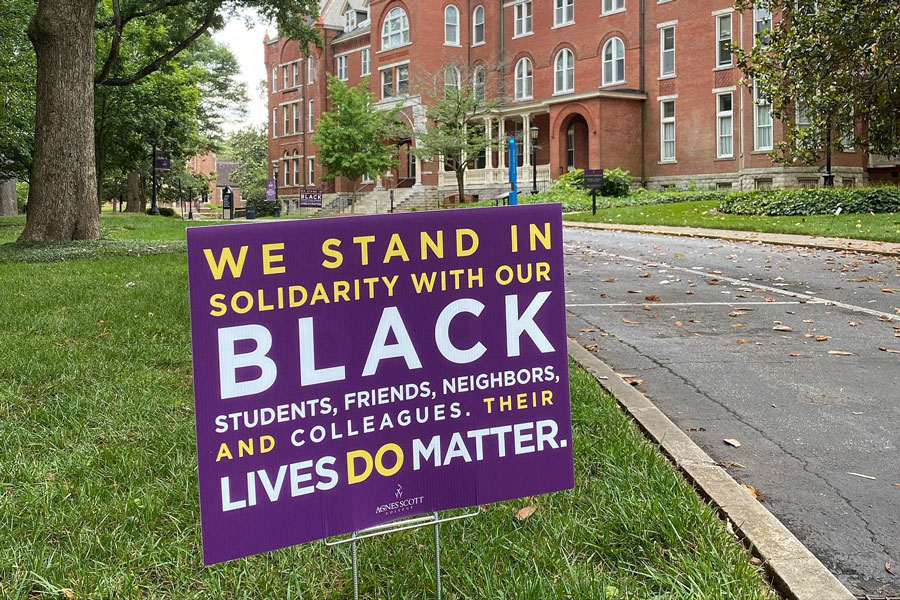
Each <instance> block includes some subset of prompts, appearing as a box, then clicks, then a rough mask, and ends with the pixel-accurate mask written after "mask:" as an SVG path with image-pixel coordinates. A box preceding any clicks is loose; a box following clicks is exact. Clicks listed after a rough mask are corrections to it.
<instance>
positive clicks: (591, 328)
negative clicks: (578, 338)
mask: <svg viewBox="0 0 900 600" xmlns="http://www.w3.org/2000/svg"><path fill="white" fill-rule="evenodd" d="M593 331H597V329H596V328H594V327H586V328H584V329H582V330H581V333H591V332H593Z"/></svg>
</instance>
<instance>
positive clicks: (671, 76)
mask: <svg viewBox="0 0 900 600" xmlns="http://www.w3.org/2000/svg"><path fill="white" fill-rule="evenodd" d="M676 77H678V75H676V74H675V73H673V74H671V75H660V76H659V77H657V78H656V80H657V81H664V80H666V79H675V78H676Z"/></svg>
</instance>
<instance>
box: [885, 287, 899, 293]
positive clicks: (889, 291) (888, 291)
mask: <svg viewBox="0 0 900 600" xmlns="http://www.w3.org/2000/svg"><path fill="white" fill-rule="evenodd" d="M881 291H882V292H884V293H885V294H900V290H895V289H894V288H881Z"/></svg>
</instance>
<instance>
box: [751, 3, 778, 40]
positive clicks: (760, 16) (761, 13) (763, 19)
mask: <svg viewBox="0 0 900 600" xmlns="http://www.w3.org/2000/svg"><path fill="white" fill-rule="evenodd" d="M762 23H767V24H768V26H767V27H766V28H765V29H761V28H760V24H762ZM772 26H773V21H772V11H770V10H769V9H768V8H764V7H761V6H758V5H757V6H754V7H753V44H754V45H756V43H757V42H758V41H759V40H760V38H761V37H764V36H761V34H762V33H763V32H764V31H766V30H769V31H771V29H772Z"/></svg>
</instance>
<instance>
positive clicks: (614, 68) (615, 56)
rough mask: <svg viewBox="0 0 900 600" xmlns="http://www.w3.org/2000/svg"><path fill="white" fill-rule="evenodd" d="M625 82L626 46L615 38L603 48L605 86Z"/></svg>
mask: <svg viewBox="0 0 900 600" xmlns="http://www.w3.org/2000/svg"><path fill="white" fill-rule="evenodd" d="M624 82H625V44H623V43H622V40H620V39H619V38H613V39H611V40H609V41H608V42H606V45H605V46H603V85H612V84H614V83H624Z"/></svg>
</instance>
